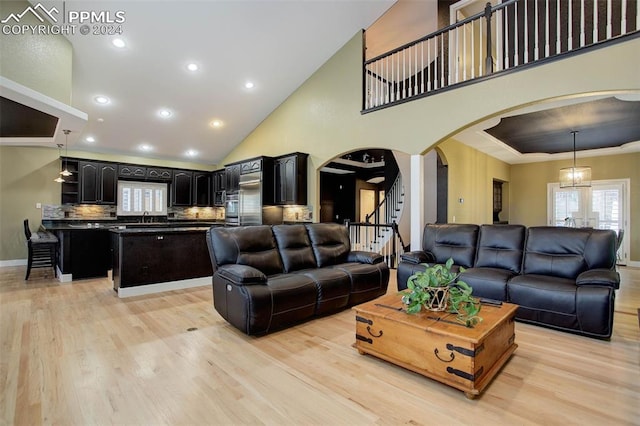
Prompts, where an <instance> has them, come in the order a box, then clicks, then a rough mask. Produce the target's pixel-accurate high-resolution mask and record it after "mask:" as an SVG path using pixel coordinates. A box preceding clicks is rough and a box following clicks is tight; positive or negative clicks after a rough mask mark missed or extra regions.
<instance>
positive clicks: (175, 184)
mask: <svg viewBox="0 0 640 426" xmlns="http://www.w3.org/2000/svg"><path fill="white" fill-rule="evenodd" d="M192 179H193V172H192V171H190V170H174V171H173V180H172V182H171V183H172V184H171V203H172V205H174V206H191V205H192V200H193V198H192V191H193V183H192Z"/></svg>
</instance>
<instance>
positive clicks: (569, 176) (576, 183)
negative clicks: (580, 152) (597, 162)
mask: <svg viewBox="0 0 640 426" xmlns="http://www.w3.org/2000/svg"><path fill="white" fill-rule="evenodd" d="M577 133H578V131H577V130H573V131H572V132H571V134H572V135H573V167H564V168H562V169H560V188H577V187H589V186H591V167H588V166H584V167H577V166H576V134H577Z"/></svg>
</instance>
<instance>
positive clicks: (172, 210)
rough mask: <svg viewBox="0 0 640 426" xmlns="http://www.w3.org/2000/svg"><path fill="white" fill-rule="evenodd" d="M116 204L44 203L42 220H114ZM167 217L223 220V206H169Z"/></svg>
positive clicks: (115, 217)
mask: <svg viewBox="0 0 640 426" xmlns="http://www.w3.org/2000/svg"><path fill="white" fill-rule="evenodd" d="M116 211H117V210H116V206H103V205H96V204H81V205H67V204H64V205H57V204H44V205H43V206H42V219H44V220H116V219H117V213H116ZM167 217H168V219H174V220H183V219H208V220H224V207H169V208H168V209H167Z"/></svg>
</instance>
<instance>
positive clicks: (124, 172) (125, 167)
mask: <svg viewBox="0 0 640 426" xmlns="http://www.w3.org/2000/svg"><path fill="white" fill-rule="evenodd" d="M146 175H147V168H146V167H142V166H136V165H135V164H119V165H118V177H119V178H120V179H144V178H145V176H146ZM169 179H171V176H169Z"/></svg>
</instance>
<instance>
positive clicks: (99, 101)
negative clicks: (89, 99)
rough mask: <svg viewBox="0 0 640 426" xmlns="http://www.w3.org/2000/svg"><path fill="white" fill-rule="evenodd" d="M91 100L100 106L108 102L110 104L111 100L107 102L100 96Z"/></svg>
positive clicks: (104, 97)
mask: <svg viewBox="0 0 640 426" xmlns="http://www.w3.org/2000/svg"><path fill="white" fill-rule="evenodd" d="M93 100H94V101H96V103H97V104H100V105H106V104H108V103H109V102H111V100H109V98H107V97H106V96H102V95H99V96H96V97H95V98H93Z"/></svg>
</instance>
